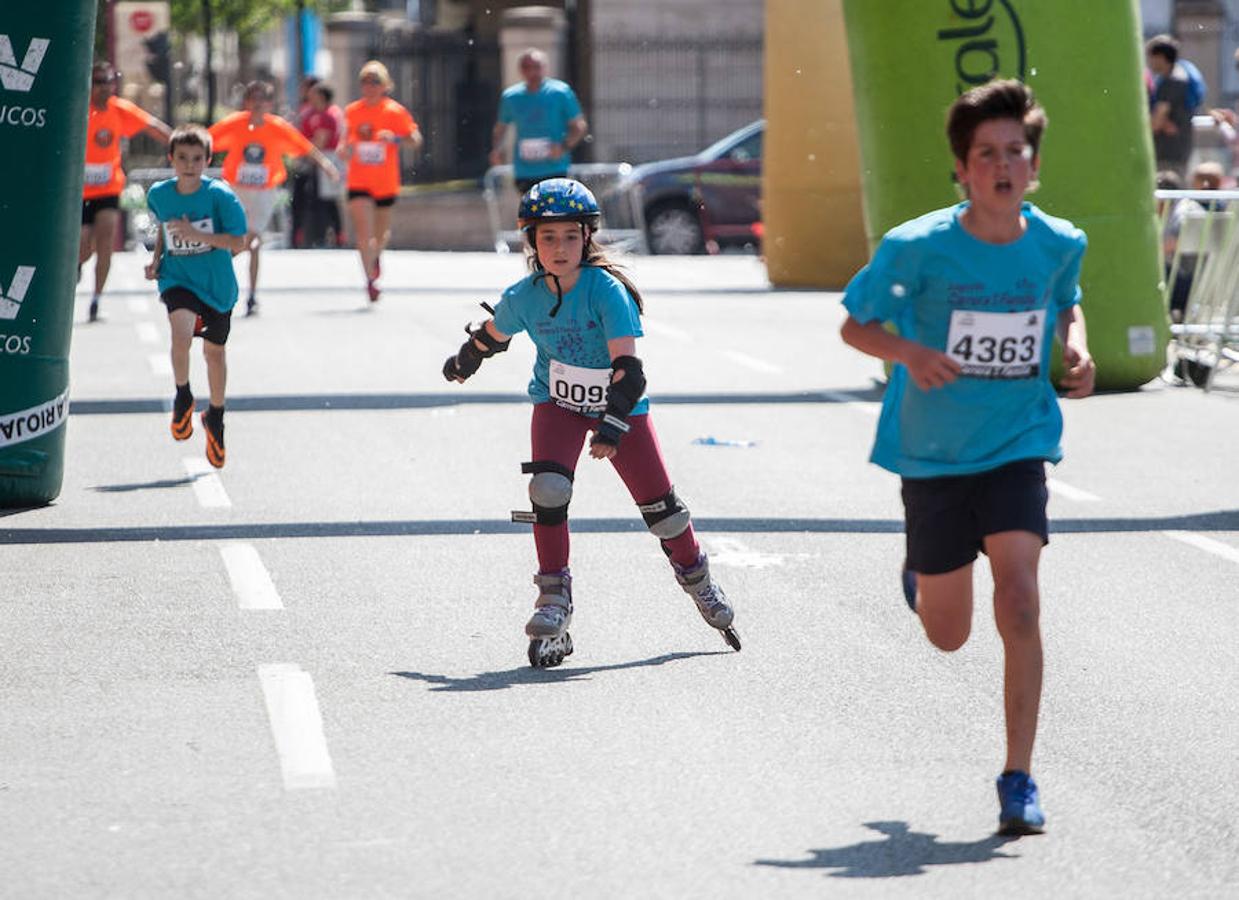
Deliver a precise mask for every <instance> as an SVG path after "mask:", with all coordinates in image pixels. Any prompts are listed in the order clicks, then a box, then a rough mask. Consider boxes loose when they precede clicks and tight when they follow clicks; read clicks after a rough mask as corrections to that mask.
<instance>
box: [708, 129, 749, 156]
mask: <svg viewBox="0 0 1239 900" xmlns="http://www.w3.org/2000/svg"><path fill="white" fill-rule="evenodd" d="M752 127H753V126H751V125H749V126H746V127H745V128H742V129H740V131H733V132H732V133H731V134H729V135H727V137H725V138H723V139H721V140H718V141H715V142H714V143H713V144H711V145H710V146H709V147H707V148H706V149H704V150H702V151H701V153H700V155H701V156H703V157H706V158H707V159H721V158H722V157H724V156H727V155H728V152H729V151H732V150H735V149H741V148H742V149H744V151H745V152H746V154H747V155H746V158H748V159H760V158H761V139H762V135H763V133H764V132H765V129H764V128H762V127H758V128H757V130H756V131H755V132H753V133H752V134H745V132H747V131H748V130H749V128H752ZM741 135H744V136H743V138H740V136H741ZM738 138H739V139H738Z"/></svg>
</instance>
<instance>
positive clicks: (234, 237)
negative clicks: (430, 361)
mask: <svg viewBox="0 0 1239 900" xmlns="http://www.w3.org/2000/svg"><path fill="white" fill-rule="evenodd" d="M168 231H169V232H171V234H172V235H173V236H174V237H178V238H180V239H181V240H183V241H197V242H198V243H200V244H206V245H207V246H208V247H211V248H213V249H215V250H227V251H229V252H230V253H231V254H232V255H233V256H236V255H237V254H238V253H240V252H241V251H243V250H244V249H245V233H244V232H242V233H241V234H228V233H226V232H224V233H220V234H211V233H209V232H206V231H199V230H198V229H197V228H194V225H193V223H192V222H190V221H189V217H188V216H181V217H180V218H179V219H173V220H172V221H170V222H169V223H168Z"/></svg>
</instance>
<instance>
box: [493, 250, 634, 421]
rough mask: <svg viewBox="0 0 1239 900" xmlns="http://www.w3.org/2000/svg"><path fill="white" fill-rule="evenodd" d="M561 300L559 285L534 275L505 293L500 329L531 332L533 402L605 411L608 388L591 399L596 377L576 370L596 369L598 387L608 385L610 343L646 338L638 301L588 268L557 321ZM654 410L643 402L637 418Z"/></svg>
mask: <svg viewBox="0 0 1239 900" xmlns="http://www.w3.org/2000/svg"><path fill="white" fill-rule="evenodd" d="M555 301H556V297H555V283H554V281H552V280H551V279H549V278H541V277H538V276H537V275H529V276H527V277H525V278H523V279H521V280H520V281H518V282H517V283H516V284H514V285H512V286H511V287H510V288H508V289H507V290H505V291H504V292H503V298H502V299H501V300H500V301H499V303H498V305H496V306H495V327H496V328H498V329H499V330H500V331H501V332H503V333H504V334H508V335H512V334H519V333H520V332H522V331H527V332H528V333H529V337H530V339H531V340H533V343H534V346H535V347H537V348H538V358H537V360H536V361H535V362H534V364H533V378H532V379H530V381H529V399H530V400H532V401H533V402H534V403H547V402H549V401H551V399H552V397H554V400H555V402H556V403H558V404H559V405H561V406H565V407H567V408H569V409H576V410H577V411H580V412H593V413H597V412H600V411H601V409H602V407H604V406H605V405H606V398H605V387H604V388H603V390H602V392H601V393H602V394H603V396H599V392H597V391H595V392H594V393H592V394H591V393H590V385H589V382H590V378H589V377H587V375H586V373H577V372H574V371H573V369H574V368H580V369H590V370H593V375H594V379H595V380H594V382H593V383H594V385H596V386H604V385H605V384H606V383H607V382H608V380H609V375H610V372H611V354H610V352H609V351H608V350H607V341H609V340H613V339H615V338H620V337H641V335H642V333H643V332H642V331H641V319H640V317H639V314H638V311H637V304H636V301H635V300H633V299H632V296H631V295H630V294H629V293H628V289H627V288H625V287H624V284H623V282H621V281H620V280H619V279H618V278H616V277H615V276H614V275H612V274H611V273H609V272H607V271H605V270H603V269H599V268H597V267H595V266H584V267H582V269H581V274H580V277H578V278H577V282H576V284H574V285H573V286H572V290H570V291H567V292H565V293H564V302H563V306H561V307H560V308H559V312H558V313H556V315H555V318H553V319H552V318H551V310H552V309H554V307H555ZM553 363H554V364H556V366H555V368H556V375H555V377H554V379H552V372H551V368H552V364H553ZM561 376H562V377H561ZM552 380H554V382H555V385H554V394H552V384H551V382H552ZM575 391H579V393H574V392H575ZM589 407H593V409H589ZM649 409H650V401H649V399H648V398H647V397H642V398H641V399H640V400H639V401H638V402H637V405H636V406H635V407H634V408H633V411H632V415H634V416H637V415H642V414H644V413H647V412H649Z"/></svg>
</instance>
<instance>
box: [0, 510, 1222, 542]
mask: <svg viewBox="0 0 1239 900" xmlns="http://www.w3.org/2000/svg"><path fill="white" fill-rule="evenodd" d="M42 508H44V507H33V508H32V509H27V510H14V511H12V512H9V513H5V515H14V514H17V513H21V512H31V511H33V510H34V509H42ZM693 525H694V526H695V527H696V529H697V531H698V532H704V533H706V534H710V533H711V532H713V533H715V534H903V520H902V519H809V518H803V519H802V518H786V519H779V518H734V519H723V518H718V519H713V518H709V517H707V516H702V517H700V518H695V519H694V520H693ZM572 530H573V531H574V532H576V533H580V534H624V533H629V532H631V533H633V534H637V533H645V531H646V526H645V523H644V522H643V521H642V520H641V519H636V518H632V519H587V518H580V519H573V520H572ZM1154 531H1239V509H1230V510H1219V511H1217V512H1210V513H1196V514H1192V515H1185V516H1150V517H1148V518H1095V519H1087V518H1080V519H1058V520H1057V521H1052V522H1051V523H1050V533H1051V534H1128V533H1134V534H1143V533H1148V532H1154ZM496 534H519V535H525V536H528V534H529V526H528V525H521V524H516V523H513V522H510V521H508V520H506V519H395V520H389V521H380V522H251V523H244V522H239V523H234V524H230V525H151V526H130V527H112V528H0V545H4V544H112V543H127V542H132V541H222V540H246V539H248V540H262V539H264V538H355V537H379V538H382V537H427V536H434V535H441V536H451V535H496Z"/></svg>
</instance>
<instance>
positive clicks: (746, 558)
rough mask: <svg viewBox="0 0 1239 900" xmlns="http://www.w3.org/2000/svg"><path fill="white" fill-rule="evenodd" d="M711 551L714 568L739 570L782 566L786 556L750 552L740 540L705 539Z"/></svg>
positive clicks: (711, 561)
mask: <svg viewBox="0 0 1239 900" xmlns="http://www.w3.org/2000/svg"><path fill="white" fill-rule="evenodd" d="M703 541H704V543H705V544H706V547H707V549H708V550H709V555H710V564H711V565H713V566H734V567H736V568H737V569H765V568H767V567H768V566H781V565H783V561H784V559H785V556H784V555H783V554H781V553H761V552H759V551H757V550H750V549H749V548H748V547H747V546H745V544H744V542H743V541H741V540H740V539H738V538H730V537H709V538H704V539H703Z"/></svg>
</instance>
